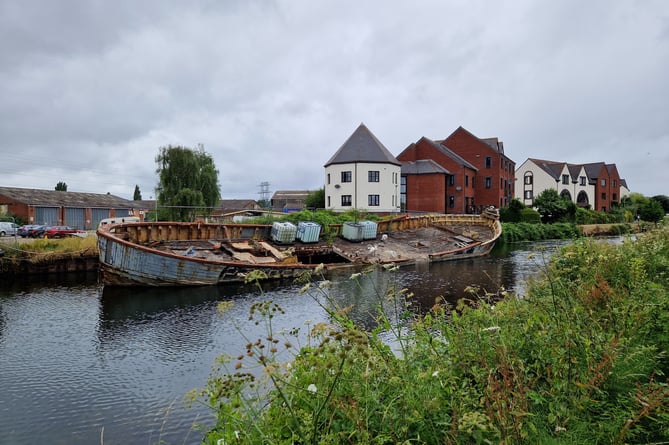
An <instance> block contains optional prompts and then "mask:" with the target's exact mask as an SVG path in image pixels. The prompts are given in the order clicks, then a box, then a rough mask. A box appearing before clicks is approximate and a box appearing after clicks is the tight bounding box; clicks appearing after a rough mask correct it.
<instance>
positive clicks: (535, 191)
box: [515, 159, 595, 207]
mask: <svg viewBox="0 0 669 445" xmlns="http://www.w3.org/2000/svg"><path fill="white" fill-rule="evenodd" d="M527 172H531V173H532V180H533V183H532V184H531V185H528V184H525V174H526V173H527ZM562 175H569V168H567V165H566V164H564V166H563V168H562V172H561V175H560V178H559V179H558V181H556V180H555V179H554V178H553V177H552V176H551V175H550V174H549V173H548V172H546V170H544V169H543V168H541V167H539V166H538V165H536V164H535V163H534V162H533V161H532V160H530V159H528V160H526V161H525V162H523V163H522V164H521V165H520V167H518V168H517V169H516V181H518V184H516V187H515V193H516V195H515V196H516V198H518V199H519V200H520V202H522V203H523V204H525V205H527V206H532V204H533V202H534V198H536V197H537V196H538V195H539V194H541V192H543V191H544V190H547V189H550V188H552V189H553V190H555V191H556V192H557V193H558V194H560V193H561V192H562V191H563V190H564V189H567V191H569V194H570V195H571V200H572V202H574V203H576V202H577V199H578V194H579V193H580V192H581V191H584V192H585V193H586V194H587V195H588V204H590V206H591V207H592V206H594V204H595V186H594V185H590V184H589V180H588V177H587V175H586V173H585V169H584V168H583V167H581V169H580V171H579V174H578V177H576V178H573V177H571V175H570V177H569V184H567V185H565V184H562ZM581 176H584V177H585V178H586V180H585V186H582V185H581V182H580V177H581ZM574 181H576V183H574ZM525 190H532V199H525Z"/></svg>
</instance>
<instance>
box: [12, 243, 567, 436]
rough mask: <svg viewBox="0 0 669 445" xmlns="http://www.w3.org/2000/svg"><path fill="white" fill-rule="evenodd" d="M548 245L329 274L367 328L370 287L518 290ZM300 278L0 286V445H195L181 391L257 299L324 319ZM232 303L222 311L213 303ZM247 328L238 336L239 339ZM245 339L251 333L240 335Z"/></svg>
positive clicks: (448, 294) (253, 330)
mask: <svg viewBox="0 0 669 445" xmlns="http://www.w3.org/2000/svg"><path fill="white" fill-rule="evenodd" d="M554 248H555V243H533V244H523V245H518V246H516V248H514V249H513V250H509V251H500V250H498V251H495V252H493V254H492V255H491V256H489V257H486V258H480V259H473V260H464V261H459V262H447V263H440V264H433V265H431V266H429V267H428V266H427V265H418V266H415V267H408V268H403V269H400V270H399V271H398V272H395V273H393V274H388V273H385V272H377V273H375V274H374V276H373V278H374V279H372V280H368V281H363V284H362V286H358V285H357V284H355V283H354V282H352V281H351V280H348V279H347V277H348V274H347V275H342V276H340V277H336V278H335V279H333V282H334V283H335V285H334V286H333V288H332V291H331V292H332V297H333V299H334V300H336V301H338V303H339V304H341V305H349V304H355V310H354V312H353V314H352V316H353V317H354V318H355V319H356V320H357V321H358V322H360V323H363V324H365V325H366V326H369V327H371V326H372V325H373V317H372V313H373V311H374V307H375V304H376V300H374V299H370V297H369V296H370V295H371V294H373V292H374V290H375V289H377V288H383V287H384V286H386V285H389V284H395V285H396V286H397V287H399V288H402V287H406V288H408V289H409V290H410V291H411V292H413V293H414V295H415V298H414V307H415V308H416V310H417V311H423V310H425V309H426V308H429V307H431V306H432V305H433V304H434V300H435V297H437V296H443V297H445V298H446V299H448V300H450V301H455V300H457V299H458V298H460V297H463V296H465V295H466V294H465V292H464V289H465V288H466V287H468V286H471V285H477V286H480V287H482V288H483V289H485V290H487V291H490V292H496V291H497V290H498V289H499V288H500V287H504V288H505V289H507V290H511V291H516V292H518V293H520V294H522V293H523V291H524V284H525V282H526V280H527V278H528V277H530V276H532V275H534V274H536V273H537V271H539V270H541V268H542V267H543V264H544V262H545V258H544V252H546V255H550V252H552V251H553V250H554ZM300 287H301V286H299V285H292V284H285V285H282V286H276V285H266V286H265V289H264V295H263V294H262V293H261V292H259V291H258V290H257V289H256V288H254V287H252V286H241V285H235V286H219V287H205V288H195V289H141V290H138V289H130V290H117V289H109V288H103V287H101V286H100V285H98V283H97V278H96V276H95V275H90V274H84V275H69V276H66V277H62V276H61V277H57V278H53V277H52V278H50V279H49V280H47V281H38V282H34V280H31V281H28V282H15V283H11V284H8V283H3V284H0V444H3V445H4V444H28V443H48V444H50V445H52V444H68V445H70V444H93V443H102V442H104V444H106V445H112V444H143V445H149V444H156V443H166V444H184V443H185V444H190V443H199V442H200V440H201V437H202V429H200V430H197V429H195V430H193V428H194V427H195V426H196V425H198V424H201V425H204V426H205V427H206V426H207V425H210V424H211V423H212V420H213V417H212V413H211V412H210V411H209V410H208V409H207V408H206V407H204V406H202V405H199V404H196V405H194V406H193V407H190V408H188V407H186V406H185V404H184V395H185V394H186V393H187V392H188V391H190V390H192V389H194V388H202V387H203V386H204V385H205V382H206V380H207V377H208V376H209V374H210V372H211V369H212V366H213V364H214V360H215V358H216V357H217V356H218V355H219V354H222V353H230V354H232V355H237V354H239V353H241V352H243V351H244V345H245V344H246V343H247V340H248V339H255V338H258V337H260V336H264V335H263V334H264V333H265V328H264V327H263V326H255V325H254V324H252V323H250V322H248V321H247V319H248V314H249V308H250V307H251V305H252V304H253V303H256V302H259V301H263V300H266V299H272V300H273V301H275V302H277V303H278V304H279V305H280V306H282V307H283V308H284V309H285V311H286V315H283V316H281V317H279V318H277V319H276V320H275V328H276V329H281V328H294V327H299V328H301V329H303V330H306V329H308V326H306V325H305V322H306V324H308V323H311V324H313V323H315V322H317V321H321V320H325V319H326V314H325V312H324V310H323V309H322V308H321V307H320V306H319V305H318V304H317V303H316V301H315V300H314V299H312V298H310V297H309V296H307V295H301V294H299V289H300ZM226 300H229V301H233V302H234V305H233V307H232V309H231V310H230V311H228V312H227V313H226V314H225V315H223V316H221V315H220V314H219V313H218V312H217V305H218V303H219V302H221V301H226ZM242 334H243V335H242ZM244 336H246V338H244Z"/></svg>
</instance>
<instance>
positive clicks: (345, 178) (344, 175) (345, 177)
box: [341, 170, 352, 205]
mask: <svg viewBox="0 0 669 445" xmlns="http://www.w3.org/2000/svg"><path fill="white" fill-rule="evenodd" d="M351 178H352V177H351V171H350V170H349V171H345V172H341V182H351ZM349 205H350V204H349Z"/></svg>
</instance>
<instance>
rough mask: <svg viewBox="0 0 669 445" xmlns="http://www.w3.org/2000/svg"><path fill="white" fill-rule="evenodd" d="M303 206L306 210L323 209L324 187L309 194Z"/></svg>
mask: <svg viewBox="0 0 669 445" xmlns="http://www.w3.org/2000/svg"><path fill="white" fill-rule="evenodd" d="M304 206H305V207H306V208H308V209H324V208H325V187H321V188H319V189H318V190H314V191H313V192H310V193H309V194H308V195H307V197H306V198H305V200H304Z"/></svg>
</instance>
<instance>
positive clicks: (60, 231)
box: [44, 226, 87, 238]
mask: <svg viewBox="0 0 669 445" xmlns="http://www.w3.org/2000/svg"><path fill="white" fill-rule="evenodd" d="M86 235H87V233H86V231H85V230H79V229H75V228H73V227H70V226H51V227H49V228H48V229H46V230H45V231H44V236H46V237H47V238H64V237H66V236H86Z"/></svg>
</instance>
